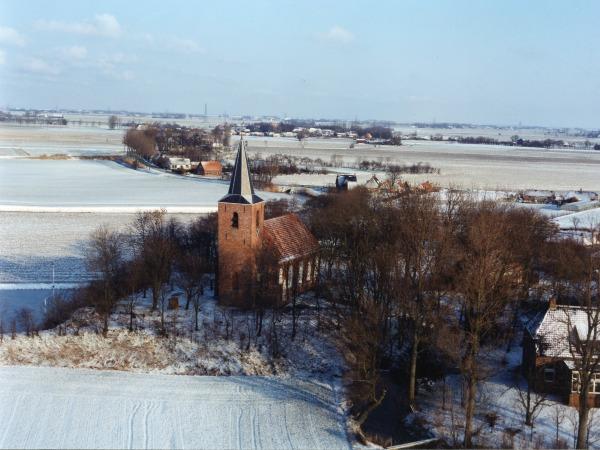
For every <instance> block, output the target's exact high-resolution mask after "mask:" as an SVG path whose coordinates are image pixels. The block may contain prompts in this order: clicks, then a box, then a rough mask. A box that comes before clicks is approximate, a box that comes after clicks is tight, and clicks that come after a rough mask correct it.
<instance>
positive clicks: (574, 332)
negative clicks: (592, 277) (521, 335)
mask: <svg viewBox="0 0 600 450" xmlns="http://www.w3.org/2000/svg"><path fill="white" fill-rule="evenodd" d="M595 314H596V312H595V310H589V309H586V308H581V307H577V306H567V305H557V306H556V307H555V308H552V307H551V308H549V309H548V310H547V311H546V313H545V314H543V315H539V316H538V317H536V318H534V319H533V321H532V323H531V325H530V326H529V327H528V329H529V332H530V333H531V335H532V337H533V338H534V339H535V341H536V348H537V352H538V354H539V355H542V356H550V357H555V358H573V357H575V356H577V355H576V354H575V353H574V352H575V350H574V348H572V345H570V344H572V343H573V340H574V339H577V338H579V339H581V340H586V339H587V335H588V326H589V325H588V324H589V323H590V322H594V320H593V318H594V315H595ZM595 334H596V336H597V338H600V329H598V330H597V333H595Z"/></svg>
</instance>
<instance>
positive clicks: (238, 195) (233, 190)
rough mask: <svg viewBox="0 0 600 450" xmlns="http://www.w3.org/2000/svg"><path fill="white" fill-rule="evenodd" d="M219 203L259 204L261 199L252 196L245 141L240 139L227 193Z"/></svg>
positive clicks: (252, 188) (252, 189)
mask: <svg viewBox="0 0 600 450" xmlns="http://www.w3.org/2000/svg"><path fill="white" fill-rule="evenodd" d="M219 201H220V202H225V203H245V204H251V203H259V202H262V201H263V199H262V198H260V197H259V196H258V195H256V194H254V187H253V186H252V178H251V177H250V166H249V164H248V156H247V155H246V141H244V138H240V143H239V145H238V152H237V156H236V158H235V165H234V167H233V173H232V174H231V181H230V183H229V191H227V195H225V196H224V197H223V198H222V199H221V200H219Z"/></svg>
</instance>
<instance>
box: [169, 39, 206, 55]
mask: <svg viewBox="0 0 600 450" xmlns="http://www.w3.org/2000/svg"><path fill="white" fill-rule="evenodd" d="M167 42H168V47H169V48H171V49H173V50H179V51H180V52H182V53H203V52H204V49H203V48H202V47H200V45H198V43H197V42H195V41H193V40H191V39H182V38H178V37H172V38H170V39H168V41H167Z"/></svg>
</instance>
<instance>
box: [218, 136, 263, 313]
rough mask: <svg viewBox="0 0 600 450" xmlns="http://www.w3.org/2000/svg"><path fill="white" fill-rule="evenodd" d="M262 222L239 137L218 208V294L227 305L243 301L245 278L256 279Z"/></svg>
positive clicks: (259, 200)
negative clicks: (256, 259) (231, 168)
mask: <svg viewBox="0 0 600 450" xmlns="http://www.w3.org/2000/svg"><path fill="white" fill-rule="evenodd" d="M264 218H265V202H264V201H263V199H262V198H260V197H259V196H258V195H256V194H255V193H254V187H253V186H252V179H251V177H250V167H249V164H248V157H247V155H246V141H244V139H243V137H242V138H240V142H239V145H238V151H237V156H236V159H235V166H234V168H233V174H232V176H231V181H230V183H229V190H228V192H227V194H226V195H225V196H224V197H223V198H222V199H221V200H219V206H218V245H219V275H218V277H219V279H218V293H219V298H220V299H221V300H222V301H224V302H226V303H230V304H233V303H238V302H241V301H243V300H244V297H245V294H246V293H247V287H248V283H247V281H248V277H250V276H255V273H256V264H255V254H256V250H257V249H258V248H259V247H260V245H261V232H262V228H263V223H264Z"/></svg>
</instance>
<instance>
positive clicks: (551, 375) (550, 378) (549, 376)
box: [544, 367, 556, 383]
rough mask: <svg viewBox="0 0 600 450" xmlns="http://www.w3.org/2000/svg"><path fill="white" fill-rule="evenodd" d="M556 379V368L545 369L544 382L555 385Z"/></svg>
mask: <svg viewBox="0 0 600 450" xmlns="http://www.w3.org/2000/svg"><path fill="white" fill-rule="evenodd" d="M555 377H556V372H555V371H554V367H544V381H545V382H546V383H554V379H555Z"/></svg>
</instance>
